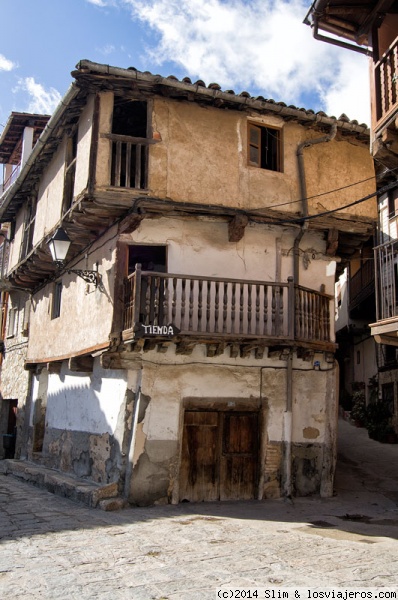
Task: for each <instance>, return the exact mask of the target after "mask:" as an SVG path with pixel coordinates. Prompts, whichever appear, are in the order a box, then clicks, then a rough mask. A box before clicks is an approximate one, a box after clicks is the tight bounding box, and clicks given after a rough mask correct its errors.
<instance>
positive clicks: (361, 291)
mask: <svg viewBox="0 0 398 600" xmlns="http://www.w3.org/2000/svg"><path fill="white" fill-rule="evenodd" d="M348 289H349V301H348V310H349V311H350V313H351V312H352V311H358V312H359V311H360V310H362V311H363V309H364V306H365V304H364V303H366V302H369V300H370V299H372V300H373V298H374V295H375V268H374V260H373V258H371V259H365V260H364V261H363V262H362V266H361V267H360V268H359V269H358V271H357V272H356V273H355V274H354V275H353V276H352V277H350V279H349V288H348Z"/></svg>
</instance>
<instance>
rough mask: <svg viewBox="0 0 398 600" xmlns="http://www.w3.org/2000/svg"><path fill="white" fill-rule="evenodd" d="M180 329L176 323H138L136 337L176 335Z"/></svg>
mask: <svg viewBox="0 0 398 600" xmlns="http://www.w3.org/2000/svg"><path fill="white" fill-rule="evenodd" d="M179 333H180V330H179V329H178V327H176V326H175V325H172V324H170V325H143V323H138V325H137V327H136V330H135V337H137V338H140V337H174V336H175V335H178V334H179Z"/></svg>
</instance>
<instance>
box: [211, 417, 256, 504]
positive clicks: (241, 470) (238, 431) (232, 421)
mask: <svg viewBox="0 0 398 600" xmlns="http://www.w3.org/2000/svg"><path fill="white" fill-rule="evenodd" d="M222 417H223V418H222V420H223V427H222V452H221V457H220V458H221V460H220V500H250V499H252V498H255V494H256V484H257V466H258V413H255V412H247V413H233V412H231V413H223V414H222Z"/></svg>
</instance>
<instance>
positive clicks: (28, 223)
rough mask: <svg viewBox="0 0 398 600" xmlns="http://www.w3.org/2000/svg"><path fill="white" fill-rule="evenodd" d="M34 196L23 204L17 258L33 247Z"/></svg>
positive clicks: (24, 255)
mask: <svg viewBox="0 0 398 600" xmlns="http://www.w3.org/2000/svg"><path fill="white" fill-rule="evenodd" d="M36 203H37V201H36V198H34V197H32V198H29V200H28V202H27V203H26V206H25V219H24V224H23V235H22V244H21V248H20V256H19V260H23V259H24V258H26V256H27V255H28V254H29V252H30V251H31V250H32V248H33V233H34V228H35V220H36Z"/></svg>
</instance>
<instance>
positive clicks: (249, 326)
mask: <svg viewBox="0 0 398 600" xmlns="http://www.w3.org/2000/svg"><path fill="white" fill-rule="evenodd" d="M251 332H252V286H251V285H250V283H249V285H248V286H247V333H251Z"/></svg>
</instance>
